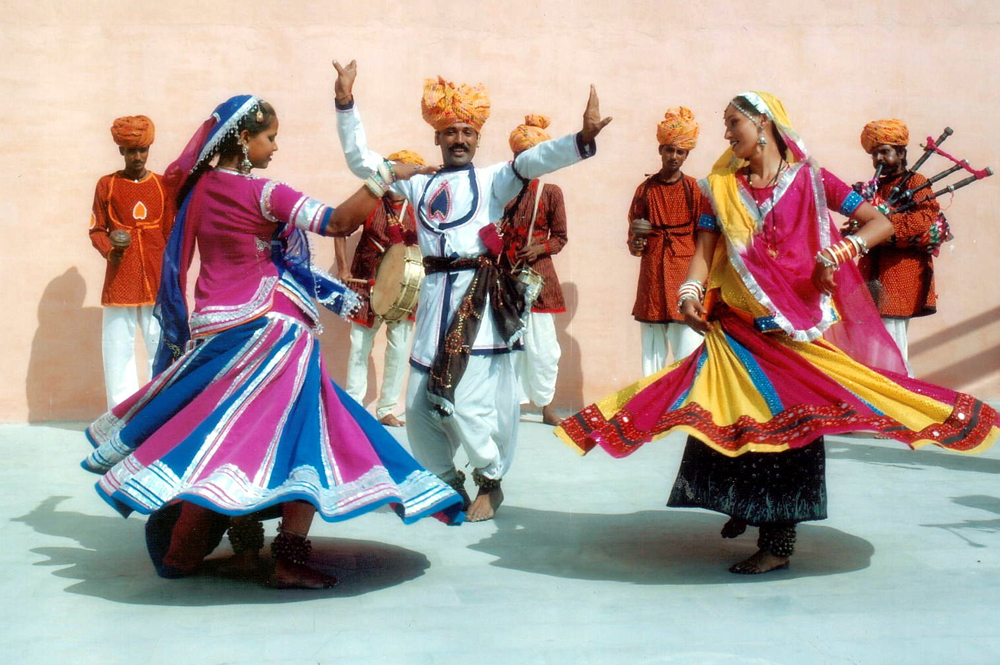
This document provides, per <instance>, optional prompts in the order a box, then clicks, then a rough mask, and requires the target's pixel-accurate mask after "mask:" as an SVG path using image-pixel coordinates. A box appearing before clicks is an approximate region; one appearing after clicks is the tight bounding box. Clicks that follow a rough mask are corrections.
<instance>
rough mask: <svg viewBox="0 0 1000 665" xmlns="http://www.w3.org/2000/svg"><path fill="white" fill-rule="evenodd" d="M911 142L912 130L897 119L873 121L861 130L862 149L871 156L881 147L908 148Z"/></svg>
mask: <svg viewBox="0 0 1000 665" xmlns="http://www.w3.org/2000/svg"><path fill="white" fill-rule="evenodd" d="M909 142H910V130H908V129H907V128H906V123H904V122H903V121H902V120H899V119H897V118H889V119H887V120H873V121H872V122H869V123H868V124H867V125H865V128H864V129H862V130H861V147H862V148H864V149H865V152H867V153H868V154H869V155H870V154H872V153H873V152H875V149H876V148H878V147H879V146H880V145H900V146H906V144H907V143H909Z"/></svg>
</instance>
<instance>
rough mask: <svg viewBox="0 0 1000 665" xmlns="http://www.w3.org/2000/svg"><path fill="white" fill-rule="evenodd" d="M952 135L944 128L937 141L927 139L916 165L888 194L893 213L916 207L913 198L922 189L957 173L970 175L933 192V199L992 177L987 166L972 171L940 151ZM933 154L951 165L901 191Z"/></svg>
mask: <svg viewBox="0 0 1000 665" xmlns="http://www.w3.org/2000/svg"><path fill="white" fill-rule="evenodd" d="M954 133H955V132H954V130H953V129H952V128H951V127H945V128H944V131H943V132H941V136H939V137H938V139H937V141H935V140H934V139H932V138H931V137H930V136H928V137H927V144H926V145H925V146H924V152H923V154H922V155H920V159H918V160H917V162H916V164H914V165H913V168H910V169H908V170H907V172H906V175H905V176H904V177H903V178H901V179H900V181H899V184H898V185H896V186H895V187H893V188H892V191H891V192H890V193H889V198H888V200H887V201H886V203H887V204H888V205H889V207H890V208H892V211H893V212H906V211H907V210H910V209H912V208H913V207H915V206H916V205H917V203H919V201H917V200H916V199H915V198H914V197H915V196H916V195H917V194H919V193H920V192H921V191H923V190H924V189H928V188H930V187H933V186H934V183H936V182H938V181H940V180H944V179H945V178H947V177H948V176H950V175H951V174H953V173H957V172H958V171H962V170H965V171H968V172H969V173H970V174H971V175H969V176H968V177H966V178H963V179H962V180H959V181H958V182H955V183H952V184H950V185H948V186H947V187H943V188H941V189H939V190H937V191H936V192H934V197H935V198H937V197H939V196H941V195H942V194H953V193H954V192H956V191H958V190H959V189H962V188H963V187H966V186H968V185H971V184H972V183H974V182H976V181H977V180H982V179H983V178H988V177H990V176H991V175H993V169H992V168H990V167H989V166H987V167H986V168H984V169H974V168H972V167H971V166H969V162H967V161H966V160H964V159H958V158H956V157H953V156H951V155H949V154H948V153H947V152H945V151H944V150H942V149H941V144H942V143H944V142H945V141H946V140H947V139H948V137H949V136H951V135H952V134H954ZM933 154H938V155H940V156H942V157H944V158H946V159H948V160H949V161H951V162H952V163H953V165H952V166H951V167H949V168H947V169H945V170H943V171H941V172H940V173H938V174H936V175H933V176H931V177H929V178H927V181H926V182H924V183H922V184H920V185H918V186H917V187H913V188H911V189H906V190H902V189H901V188H902V185H903V183H905V182H907V180H909V178H910V176H912V175H913V174H914V173H916V172H917V171H918V170H919V169H920V167H921V166H923V165H924V162H926V161H927V159H928V158H929V157H930V156H931V155H933Z"/></svg>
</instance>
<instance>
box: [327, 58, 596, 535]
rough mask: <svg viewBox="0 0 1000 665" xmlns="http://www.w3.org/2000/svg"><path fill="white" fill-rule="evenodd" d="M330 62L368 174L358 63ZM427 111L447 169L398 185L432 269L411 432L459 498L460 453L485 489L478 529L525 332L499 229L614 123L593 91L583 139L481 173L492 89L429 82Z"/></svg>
mask: <svg viewBox="0 0 1000 665" xmlns="http://www.w3.org/2000/svg"><path fill="white" fill-rule="evenodd" d="M334 66H335V67H336V68H337V83H336V90H335V91H336V99H337V129H338V133H339V135H340V140H341V145H342V146H343V149H344V155H345V157H346V158H347V163H348V166H349V167H350V168H351V170H352V171H353V172H354V173H355V174H356V175H358V176H359V177H367V176H368V175H369V174H370V173H371V172H372V170H374V169H376V168H377V167H378V166H379V164H381V163H382V162H383V158H382V157H381V156H380V155H378V154H377V153H375V152H373V151H371V150H369V149H368V147H367V140H366V138H365V134H364V128H363V126H362V124H361V120H360V117H359V115H358V111H357V108H356V107H355V104H354V96H353V94H352V90H353V86H354V80H355V78H356V76H357V65H356V63H354V62H353V61H352V62H351V63H350V64H349V65H347V66H346V67H345V66H341V65H340V64H339V63H336V62H335V63H334ZM421 109H422V112H423V118H424V120H426V121H427V122H428V123H429V124H430V125H431V126H432V127H433V128H434V143H435V145H438V146H440V148H441V158H442V160H443V162H444V166H443V167H442V168H441V170H440V171H439V172H438V173H436V174H434V175H431V176H416V177H415V178H414V179H413V180H411V181H410V182H408V183H396V184H394V185H392V188H391V189H392V190H393V191H395V192H396V193H398V194H401V195H402V196H404V197H406V199H407V200H408V201H409V202H410V203H411V205H412V206H413V208H414V212H415V213H416V215H417V238H418V241H419V244H420V249H421V252H422V253H423V255H424V267H425V270H426V273H427V275H426V277H425V279H424V282H423V285H422V286H421V291H420V302H419V306H418V308H417V322H416V330H415V332H414V341H413V351H412V353H411V356H410V366H411V371H410V378H409V386H408V388H407V395H406V431H407V436H408V439H409V443H410V447H411V449H412V450H413V454H414V456H415V457H416V458H417V460H418V461H419V462H420V463H421V465H423V466H424V467H426V468H427V469H428V470H430V471H431V472H432V473H435V474H436V475H438V476H439V477H440V478H442V479H443V480H445V481H446V482H448V483H449V484H451V485H452V486H453V487H455V489H456V490H457V491H459V492H460V493H463V494H464V493H465V489H464V480H465V477H464V474H463V473H462V472H461V471H459V470H457V469H456V468H455V462H454V456H455V454H456V452H457V451H458V448H459V447H460V446H461V447H462V448H463V449H464V451H465V452H466V454H467V455H468V458H469V463H470V464H471V466H472V467H473V474H472V475H473V479H474V481H475V482H476V484H477V485H478V487H479V491H478V494H477V496H476V499H475V500H474V501H471V502H470V505H469V508H468V520H469V521H473V522H477V521H482V520H488V519H491V518H492V517H493V516H494V514H495V513H496V510H497V508H498V507H499V506H500V503H501V502H502V501H503V492H502V490H501V489H500V481H501V479H502V478H503V475H504V474H505V473H506V471H507V470H508V469H509V468H510V464H511V460H512V457H513V452H514V447H515V444H516V441H517V426H518V419H519V416H520V404H519V401H520V400H519V390H518V386H517V377H516V374H515V372H514V367H513V362H512V359H511V354H510V351H511V350H512V348H514V347H515V345H516V344H517V343H518V340H519V338H520V336H521V334H522V333H523V331H522V325H523V324H522V321H521V316H522V315H523V313H524V302H523V292H522V291H521V290H519V288H518V286H517V285H516V283H515V282H514V281H513V280H512V279H511V278H510V275H509V273H507V272H506V271H501V270H499V269H498V266H497V261H496V256H497V255H498V254H499V253H500V252H501V251H502V248H503V241H502V239H501V238H500V237H499V236H498V234H497V229H496V223H497V222H498V221H499V220H500V218H501V216H502V215H503V211H504V207H505V206H506V205H507V203H508V202H509V201H510V200H511V199H513V198H514V197H515V196H516V195H517V193H518V192H519V191H520V190H521V188H522V187H523V185H524V183H525V182H527V181H530V180H532V179H534V178H537V177H539V176H541V175H544V174H546V173H550V172H552V171H555V170H557V169H560V168H563V167H566V166H569V165H571V164H575V163H577V162H579V161H581V160H583V159H585V158H587V157H590V156H592V155H593V154H594V153H595V151H596V143H595V139H596V137H597V135H598V133H599V132H600V131H601V130H602V129H603V128H604V127H605V126H606V125H607V124H608V123H609V122H611V118H603V119H602V118H601V115H600V105H599V102H598V99H597V93H596V92H595V90H594V88H593V86H591V91H590V99H589V101H588V103H587V108H586V110H585V112H584V115H583V128H582V129H581V131H580V132H579V133H577V134H573V135H569V136H565V137H563V138H561V139H558V140H552V141H545V142H544V143H540V144H539V145H537V146H534V147H533V148H530V149H528V150H525V151H524V152H523V153H521V154H520V155H518V156H517V157H516V158H515V159H514V160H513V161H510V162H503V163H499V164H494V165H492V166H488V167H484V168H482V167H476V166H474V165H473V164H472V159H473V157H474V156H475V154H476V149H477V147H478V145H479V137H480V131H481V129H482V127H483V123H485V122H486V119H487V118H488V117H489V112H490V102H489V96H488V93H487V91H486V89H485V87H483V86H482V85H481V84H479V85H475V86H470V85H455V84H453V83H451V82H448V81H445V80H444V79H441V78H438V79H436V80H435V79H426V80H425V81H424V94H423V98H422V100H421ZM466 496H467V495H466Z"/></svg>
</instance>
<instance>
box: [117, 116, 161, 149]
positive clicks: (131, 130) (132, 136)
mask: <svg viewBox="0 0 1000 665" xmlns="http://www.w3.org/2000/svg"><path fill="white" fill-rule="evenodd" d="M155 136H156V128H155V127H153V121H152V120H150V119H149V118H147V117H146V116H144V115H127V116H125V117H123V118H118V119H117V120H115V121H114V123H113V124H112V125H111V137H112V138H113V139H114V140H115V143H117V144H118V145H119V146H121V147H122V148H148V147H149V146H151V145H152V144H153V139H154V138H155Z"/></svg>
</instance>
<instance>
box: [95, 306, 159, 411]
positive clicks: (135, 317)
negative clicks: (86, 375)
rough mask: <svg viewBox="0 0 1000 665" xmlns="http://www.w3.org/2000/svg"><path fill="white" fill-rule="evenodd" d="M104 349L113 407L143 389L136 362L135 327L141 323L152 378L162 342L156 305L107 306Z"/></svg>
mask: <svg viewBox="0 0 1000 665" xmlns="http://www.w3.org/2000/svg"><path fill="white" fill-rule="evenodd" d="M103 310H104V312H103V331H102V336H101V351H102V355H103V356H104V387H105V390H106V391H107V397H108V408H109V409H112V408H114V407H116V406H118V405H119V404H120V403H122V402H123V401H125V399H126V398H128V397H130V396H131V395H132V394H133V393H135V391H136V390H138V389H139V375H138V373H137V370H136V364H135V328H136V324H137V323H138V325H139V328H140V330H141V331H142V339H143V342H144V343H145V345H146V355H147V356H148V357H149V360H148V367H147V368H146V378H147V379H149V378H152V373H153V358H154V356H155V355H156V347H157V346H158V345H159V343H160V322H159V321H157V320H156V317H154V316H153V306H152V305H137V306H135V307H116V306H110V305H108V306H105V307H104V308H103Z"/></svg>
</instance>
